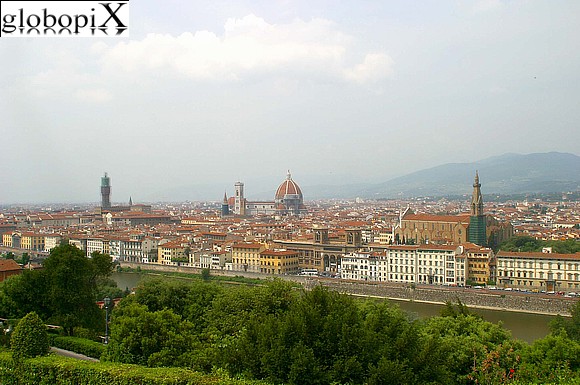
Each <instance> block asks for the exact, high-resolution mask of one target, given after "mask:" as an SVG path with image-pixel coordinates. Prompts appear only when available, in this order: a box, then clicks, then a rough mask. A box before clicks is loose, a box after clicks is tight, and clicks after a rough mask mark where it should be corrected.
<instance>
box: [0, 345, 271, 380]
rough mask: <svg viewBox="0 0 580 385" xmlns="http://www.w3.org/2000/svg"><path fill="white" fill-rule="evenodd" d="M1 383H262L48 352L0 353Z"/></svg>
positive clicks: (218, 375)
mask: <svg viewBox="0 0 580 385" xmlns="http://www.w3.org/2000/svg"><path fill="white" fill-rule="evenodd" d="M0 384H3V385H76V384H83V385H134V384H140V385H265V383H264V382H260V381H247V380H238V379H232V378H229V377H228V376H227V375H225V374H215V375H214V374H212V375H206V374H202V373H199V372H194V371H191V370H187V369H179V368H145V367H142V366H138V365H126V364H114V363H102V362H89V361H79V360H74V359H72V358H66V357H60V356H56V355H52V354H51V355H49V356H45V357H38V358H31V359H27V360H23V361H21V362H19V363H15V362H14V361H13V360H12V355H11V353H9V352H0Z"/></svg>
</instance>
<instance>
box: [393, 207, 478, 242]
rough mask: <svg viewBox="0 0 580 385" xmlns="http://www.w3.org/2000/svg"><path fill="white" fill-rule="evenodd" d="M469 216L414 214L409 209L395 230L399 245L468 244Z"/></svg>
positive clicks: (395, 239) (395, 238) (396, 240)
mask: <svg viewBox="0 0 580 385" xmlns="http://www.w3.org/2000/svg"><path fill="white" fill-rule="evenodd" d="M468 231H469V215H467V214H461V215H432V214H414V213H412V212H411V210H409V209H407V210H405V212H404V213H403V214H402V215H401V218H400V220H399V224H398V225H397V226H396V227H395V229H394V234H395V235H394V241H395V243H397V244H415V245H420V244H425V243H438V244H459V243H465V242H467V238H468Z"/></svg>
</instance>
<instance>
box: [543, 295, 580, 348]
mask: <svg viewBox="0 0 580 385" xmlns="http://www.w3.org/2000/svg"><path fill="white" fill-rule="evenodd" d="M570 315H571V316H572V317H570V318H564V317H562V316H560V315H558V316H557V317H556V318H554V320H553V321H551V322H550V330H551V332H552V334H560V333H561V331H562V330H563V331H564V332H565V333H566V335H567V336H568V337H569V338H570V339H572V340H574V341H577V342H580V302H576V303H575V304H574V305H573V306H571V307H570Z"/></svg>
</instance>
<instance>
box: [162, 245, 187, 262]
mask: <svg viewBox="0 0 580 385" xmlns="http://www.w3.org/2000/svg"><path fill="white" fill-rule="evenodd" d="M185 249H186V247H185V246H183V245H182V244H181V242H175V241H173V242H166V243H163V244H160V245H159V246H158V248H157V263H159V264H160V265H173V266H180V265H186V266H187V265H189V257H188V256H187V255H186V253H185Z"/></svg>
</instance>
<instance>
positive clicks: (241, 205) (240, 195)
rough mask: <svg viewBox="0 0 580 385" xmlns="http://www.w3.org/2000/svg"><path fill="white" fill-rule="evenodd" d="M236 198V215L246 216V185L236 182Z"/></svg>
mask: <svg viewBox="0 0 580 385" xmlns="http://www.w3.org/2000/svg"><path fill="white" fill-rule="evenodd" d="M234 187H235V190H236V196H235V198H234V214H237V215H246V199H245V198H244V184H243V183H242V182H236V184H235V185H234Z"/></svg>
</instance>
